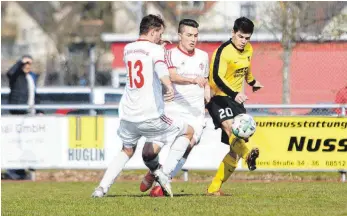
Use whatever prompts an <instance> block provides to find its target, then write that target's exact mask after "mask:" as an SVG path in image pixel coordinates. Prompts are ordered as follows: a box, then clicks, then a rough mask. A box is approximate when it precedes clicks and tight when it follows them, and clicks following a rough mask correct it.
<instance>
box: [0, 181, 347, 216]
mask: <svg viewBox="0 0 347 216" xmlns="http://www.w3.org/2000/svg"><path fill="white" fill-rule="evenodd" d="M1 185H2V212H1V213H2V214H1V215H64V216H65V215H69V216H70V215H101V216H103V215H141V216H143V215H165V216H167V215H180V216H184V215H199V216H201V215H223V216H224V215H240V216H241V215H252V216H253V215H256V216H257V215H276V216H277V215H305V216H309V215H315V216H316V215H329V216H334V215H347V204H346V198H347V184H345V183H339V182H297V183H292V182H277V183H255V182H246V183H234V182H230V183H227V184H225V185H224V186H223V189H224V192H226V193H228V194H230V196H225V197H209V196H205V191H206V187H207V186H208V183H184V182H180V183H173V189H174V193H175V195H176V196H175V197H174V198H150V197H148V196H147V194H146V193H141V192H140V191H139V189H138V188H139V183H138V182H117V183H116V184H114V185H113V187H112V189H111V191H110V193H109V196H108V197H106V198H103V199H92V198H90V195H91V193H92V191H93V189H94V187H95V186H96V185H97V183H85V182H83V183H58V182H52V183H49V182H3V183H2V184H1Z"/></svg>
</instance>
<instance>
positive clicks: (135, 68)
mask: <svg viewBox="0 0 347 216" xmlns="http://www.w3.org/2000/svg"><path fill="white" fill-rule="evenodd" d="M134 62H135V63H134ZM142 70H143V65H142V61H141V60H137V61H128V72H129V85H130V88H134V85H135V87H136V88H141V87H142V86H143V85H144V83H145V78H144V76H143V74H142Z"/></svg>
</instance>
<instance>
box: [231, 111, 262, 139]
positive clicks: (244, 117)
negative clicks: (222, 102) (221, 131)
mask: <svg viewBox="0 0 347 216" xmlns="http://www.w3.org/2000/svg"><path fill="white" fill-rule="evenodd" d="M256 127H257V125H256V123H255V121H254V119H253V117H252V116H250V115H248V114H240V115H237V116H236V117H235V118H234V121H233V124H232V125H231V129H232V132H233V134H234V135H235V136H237V137H238V138H242V139H248V138H249V137H251V136H252V135H253V134H254V132H255V129H256Z"/></svg>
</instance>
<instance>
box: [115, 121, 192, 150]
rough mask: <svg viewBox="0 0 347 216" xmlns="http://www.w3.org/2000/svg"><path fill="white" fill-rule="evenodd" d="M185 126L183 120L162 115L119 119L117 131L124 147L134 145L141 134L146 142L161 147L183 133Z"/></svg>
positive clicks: (185, 129)
mask: <svg viewBox="0 0 347 216" xmlns="http://www.w3.org/2000/svg"><path fill="white" fill-rule="evenodd" d="M187 127H188V125H187V124H185V123H184V122H183V121H180V120H176V119H175V120H173V119H171V118H169V117H167V116H166V115H162V116H161V117H160V118H156V119H149V120H146V121H143V122H129V121H125V120H121V121H120V125H119V128H118V131H117V133H118V136H119V137H120V138H121V140H122V141H123V146H124V147H126V148H132V147H134V146H136V145H137V142H138V140H139V139H140V138H141V137H142V136H144V137H146V142H153V143H156V144H157V145H159V146H160V147H163V146H164V145H166V144H170V145H171V144H172V142H173V141H174V140H175V139H176V137H178V136H181V135H183V134H185V133H186V131H187Z"/></svg>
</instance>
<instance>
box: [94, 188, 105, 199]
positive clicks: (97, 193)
mask: <svg viewBox="0 0 347 216" xmlns="http://www.w3.org/2000/svg"><path fill="white" fill-rule="evenodd" d="M104 196H105V193H104V190H103V189H102V187H97V188H95V190H94V192H93V194H92V197H93V198H101V197H104Z"/></svg>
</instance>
